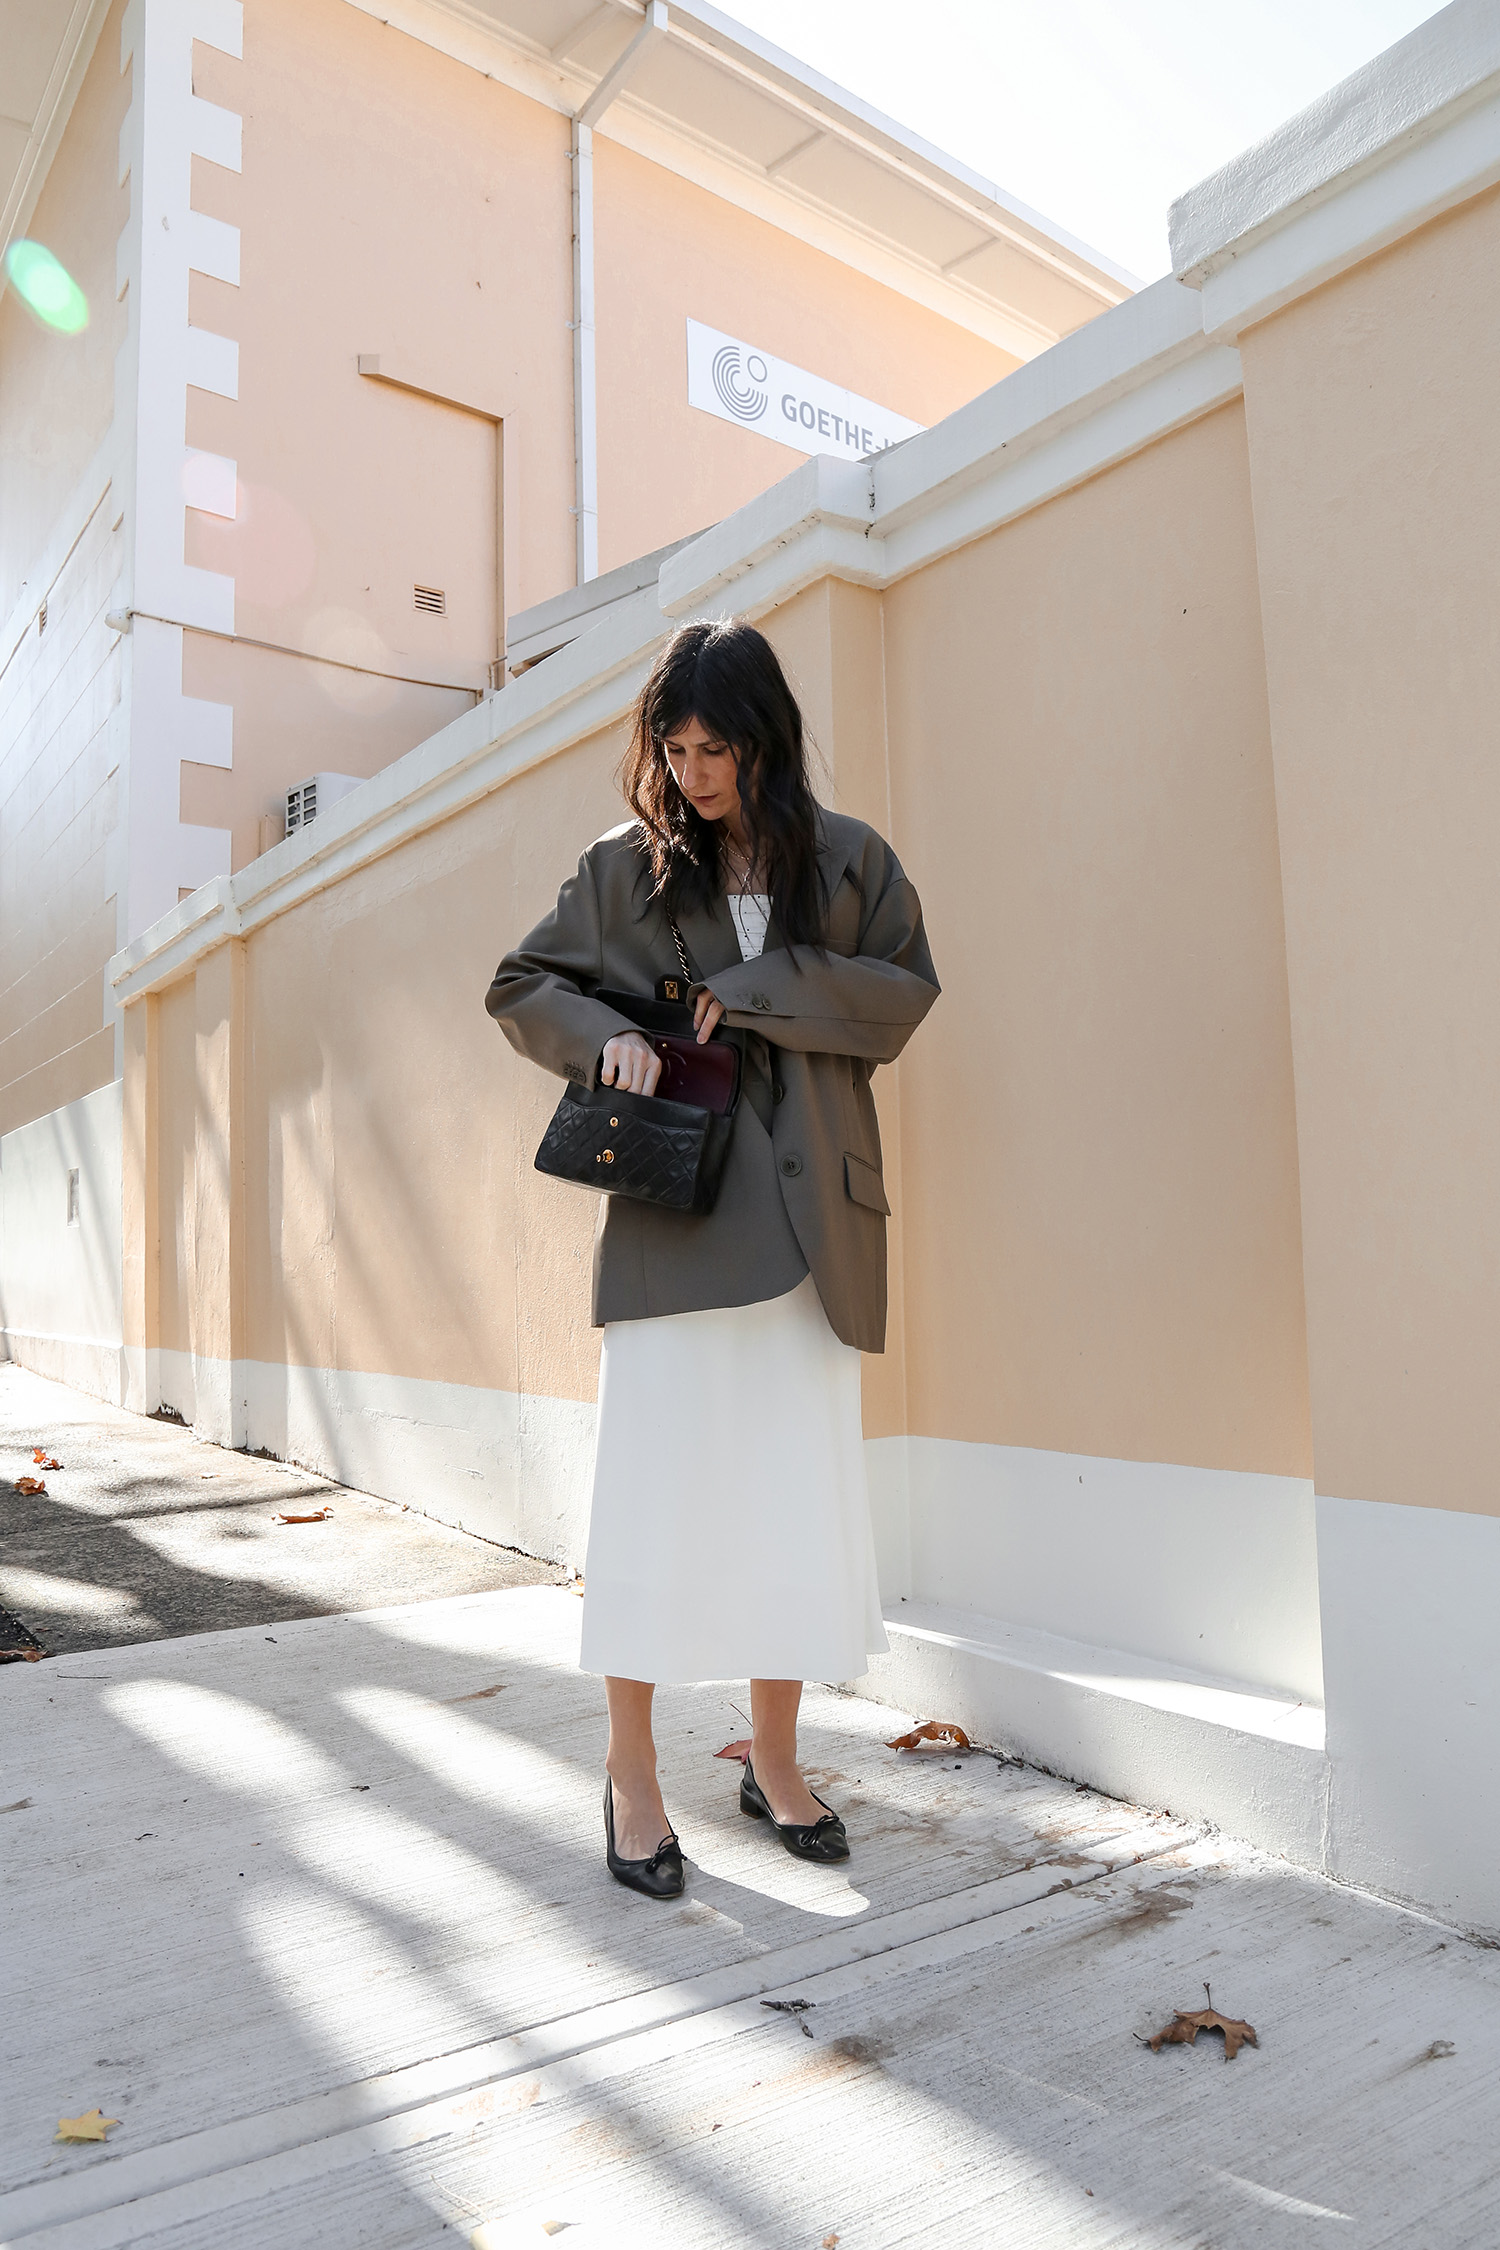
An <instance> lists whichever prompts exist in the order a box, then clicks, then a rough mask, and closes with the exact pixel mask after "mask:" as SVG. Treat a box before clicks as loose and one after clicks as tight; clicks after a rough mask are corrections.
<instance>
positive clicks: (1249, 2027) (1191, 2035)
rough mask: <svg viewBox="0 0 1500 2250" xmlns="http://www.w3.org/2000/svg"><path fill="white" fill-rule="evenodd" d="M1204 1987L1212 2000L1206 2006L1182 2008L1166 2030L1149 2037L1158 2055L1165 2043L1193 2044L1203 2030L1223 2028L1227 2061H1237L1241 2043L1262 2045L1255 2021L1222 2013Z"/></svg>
mask: <svg viewBox="0 0 1500 2250" xmlns="http://www.w3.org/2000/svg"><path fill="white" fill-rule="evenodd" d="M1203 1990H1204V1994H1205V1996H1206V1998H1207V2000H1208V2006H1207V2007H1206V2008H1179V2009H1178V2011H1177V2013H1176V2015H1175V2016H1173V2018H1172V2021H1171V2022H1170V2023H1169V2024H1168V2025H1167V2027H1166V2029H1165V2031H1159V2032H1158V2033H1157V2034H1156V2037H1155V2038H1154V2039H1148V2040H1146V2041H1145V2045H1146V2046H1148V2047H1149V2048H1150V2049H1151V2052H1152V2053H1153V2054H1154V2055H1159V2054H1160V2053H1161V2051H1162V2049H1163V2047H1191V2046H1192V2044H1193V2041H1194V2040H1195V2039H1196V2038H1197V2036H1198V2034H1199V2032H1200V2031H1222V2032H1223V2034H1224V2060H1225V2061H1226V2062H1233V2061H1234V2058H1235V2056H1236V2055H1237V2054H1238V2053H1239V2051H1240V2049H1241V2047H1258V2046H1259V2045H1260V2041H1259V2040H1258V2039H1257V2038H1256V2036H1255V2027H1254V2025H1253V2024H1248V2023H1244V2022H1242V2021H1241V2020H1240V2018H1239V2017H1237V2016H1221V2015H1220V2014H1219V2011H1218V2009H1217V2008H1216V2007H1215V2006H1214V2004H1213V2002H1214V1996H1213V1994H1212V1993H1211V1992H1210V1991H1209V1989H1208V1986H1207V1985H1206V1984H1205V1986H1204V1987H1203Z"/></svg>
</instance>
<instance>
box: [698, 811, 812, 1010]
mask: <svg viewBox="0 0 1500 2250" xmlns="http://www.w3.org/2000/svg"><path fill="white" fill-rule="evenodd" d="M848 865H849V853H848V850H847V849H841V848H840V846H839V845H837V844H836V843H835V842H834V841H833V838H832V837H831V836H830V835H829V833H828V825H827V822H826V821H825V820H824V818H823V812H822V807H821V806H820V807H819V808H818V867H819V870H820V872H821V874H822V876H823V880H824V882H825V884H826V885H827V889H828V897H829V900H830V902H831V901H832V898H833V894H834V892H835V891H836V890H837V889H838V887H839V883H840V882H841V880H842V878H843V874H844V870H845V868H846V867H847V866H848ZM677 927H678V928H679V930H681V932H682V942H683V944H684V945H685V946H686V947H687V949H688V959H689V960H690V961H691V962H692V964H693V967H694V968H695V969H696V970H697V972H698V974H699V976H708V977H713V976H717V975H718V973H719V971H720V970H721V969H737V968H738V967H739V964H740V941H739V939H738V937H737V936H736V934H735V927H734V920H733V917H732V916H731V914H730V912H729V901H728V899H727V898H726V896H725V895H724V893H723V891H716V892H715V894H714V900H713V905H712V907H711V908H710V907H701V906H695V907H691V908H690V909H689V910H688V912H687V913H686V914H679V915H678V917H677ZM662 937H663V939H664V941H665V944H666V950H667V951H668V952H669V953H673V952H675V951H676V948H675V947H674V946H673V944H672V933H671V931H670V930H669V929H668V928H667V927H666V917H665V915H663V917H662ZM785 947H786V939H785V938H784V937H783V936H782V934H781V929H780V926H779V924H778V923H777V920H776V916H775V914H774V913H773V914H772V916H771V920H770V924H769V926H768V928H767V930H766V942H765V951H766V952H767V953H777V952H782V951H784V950H785Z"/></svg>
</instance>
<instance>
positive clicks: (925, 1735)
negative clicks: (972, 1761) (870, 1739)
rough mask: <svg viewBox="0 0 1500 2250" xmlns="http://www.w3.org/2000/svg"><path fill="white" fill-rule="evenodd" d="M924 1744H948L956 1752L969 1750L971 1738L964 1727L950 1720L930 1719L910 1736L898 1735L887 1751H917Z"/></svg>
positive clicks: (888, 1744) (887, 1745)
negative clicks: (955, 1724)
mask: <svg viewBox="0 0 1500 2250" xmlns="http://www.w3.org/2000/svg"><path fill="white" fill-rule="evenodd" d="M923 1742H946V1743H947V1744H948V1745H949V1746H950V1748H952V1749H954V1750H967V1749H968V1748H969V1747H970V1743H969V1738H968V1736H967V1735H966V1734H965V1733H964V1730H963V1728H962V1727H956V1726H954V1725H953V1723H952V1721H951V1720H949V1719H929V1720H928V1721H927V1724H926V1725H925V1726H921V1727H913V1728H912V1730H911V1733H910V1734H898V1735H897V1737H896V1739H895V1741H894V1742H888V1743H887V1744H886V1748H887V1750H915V1749H916V1748H917V1746H918V1745H919V1744H920V1743H923Z"/></svg>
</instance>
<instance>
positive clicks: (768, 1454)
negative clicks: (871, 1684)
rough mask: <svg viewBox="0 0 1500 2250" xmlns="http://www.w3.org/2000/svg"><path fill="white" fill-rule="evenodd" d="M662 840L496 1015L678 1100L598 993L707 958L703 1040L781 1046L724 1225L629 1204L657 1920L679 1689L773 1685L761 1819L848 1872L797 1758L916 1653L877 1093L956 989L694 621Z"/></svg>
mask: <svg viewBox="0 0 1500 2250" xmlns="http://www.w3.org/2000/svg"><path fill="white" fill-rule="evenodd" d="M622 778H623V782H624V791H625V797H626V800H627V802H628V803H629V805H630V808H631V811H632V813H633V814H634V816H635V817H634V818H633V819H632V820H630V821H627V822H626V823H625V825H624V826H623V827H620V828H617V829H613V830H611V832H610V833H609V834H608V835H607V836H602V837H601V838H600V839H599V841H598V842H597V843H596V844H591V845H590V846H589V849H588V850H587V851H586V852H585V853H584V855H583V858H582V859H581V861H580V862H579V866H578V872H577V874H576V875H575V876H574V877H573V878H572V879H571V881H569V882H567V883H565V884H564V885H563V888H562V891H561V892H560V894H559V896H558V901H557V905H556V907H555V908H554V909H553V911H552V913H551V914H549V915H548V916H547V918H546V920H545V921H544V922H542V923H540V924H539V925H538V927H537V928H536V929H535V930H533V931H532V933H531V935H530V936H529V937H528V938H526V939H524V940H523V942H522V943H521V944H520V945H519V946H518V947H517V949H516V950H515V952H513V953H510V954H507V956H506V958H505V959H504V960H503V961H502V962H501V964H500V967H499V969H498V970H497V972H496V975H495V981H494V983H493V984H492V985H491V987H490V990H489V995H488V999H487V1002H486V1005H487V1006H488V1008H489V1011H490V1014H491V1015H492V1016H493V1017H494V1018H495V1020H496V1022H497V1023H498V1024H499V1025H500V1026H501V1028H502V1030H503V1031H504V1032H505V1034H506V1036H507V1038H508V1039H509V1040H510V1042H511V1044H512V1045H513V1046H514V1047H515V1048H516V1049H517V1050H518V1052H519V1053H521V1054H523V1055H525V1056H527V1057H528V1058H529V1059H530V1060H531V1061H533V1062H536V1063H540V1064H541V1065H542V1067H543V1068H544V1069H546V1070H551V1071H554V1072H556V1073H557V1074H558V1075H559V1076H562V1077H565V1078H573V1079H575V1080H577V1081H578V1082H579V1083H581V1084H587V1085H593V1084H595V1083H598V1084H601V1085H605V1086H619V1087H624V1088H628V1089H629V1090H630V1091H631V1092H632V1093H636V1094H643V1095H649V1094H652V1093H654V1092H655V1090H656V1084H657V1080H658V1077H659V1075H660V1070H661V1065H660V1063H659V1061H658V1059H657V1057H656V1055H655V1053H654V1052H653V1050H652V1048H651V1046H650V1044H649V1042H648V1041H647V1039H646V1038H645V1037H644V1035H643V1034H642V1033H641V1032H640V1031H638V1030H637V1029H636V1028H635V1027H634V1026H633V1025H632V1024H631V1023H630V1022H629V1020H628V1019H627V1018H626V1017H624V1016H622V1015H620V1014H618V1013H617V1012H616V1011H615V1010H614V1009H613V1008H611V1007H609V1006H608V1005H607V1004H606V1003H604V1002H601V1001H599V1000H598V999H596V998H595V997H594V995H595V994H596V993H597V992H598V991H600V990H601V989H603V990H610V991H614V992H616V993H621V992H628V993H639V994H641V995H643V996H646V995H650V994H651V993H652V992H654V991H655V989H656V986H657V982H658V980H659V979H660V978H661V977H663V976H664V975H671V976H675V975H677V974H678V973H679V953H678V950H677V943H676V937H675V936H674V926H675V931H676V933H678V934H680V937H681V940H682V945H683V949H684V951H685V954H686V957H687V960H688V962H689V964H690V967H691V970H692V975H693V979H694V981H693V983H692V985H691V988H690V991H689V995H688V996H689V997H690V998H691V999H692V1001H693V1008H694V1021H695V1024H696V1027H697V1036H698V1039H699V1041H700V1042H703V1041H707V1040H708V1039H710V1038H711V1037H712V1036H713V1034H714V1032H715V1030H716V1029H717V1028H718V1026H719V1025H720V1024H725V1025H729V1026H731V1027H734V1028H736V1029H738V1030H740V1031H743V1032H745V1033H747V1034H749V1036H748V1038H747V1039H746V1041H745V1063H744V1091H743V1094H742V1097H741V1101H740V1105H739V1110H738V1114H737V1116H736V1118H735V1123H734V1132H733V1137H732V1140H731V1142H730V1148H729V1156H728V1160H727V1162H726V1165H725V1169H724V1173H723V1178H722V1181H721V1184H720V1188H719V1194H718V1200H717V1202H716V1204H715V1206H714V1209H713V1210H712V1211H711V1212H710V1213H708V1214H707V1215H706V1216H701V1217H699V1216H693V1215H691V1214H688V1213H684V1212H677V1211H670V1210H666V1209H664V1208H662V1207H661V1206H659V1205H655V1204H649V1203H644V1202H636V1201H631V1200H627V1199H626V1198H625V1197H623V1196H607V1197H605V1198H604V1200H603V1206H602V1209H601V1212H600V1223H599V1230H598V1234H597V1237H596V1241H595V1250H594V1306H593V1319H594V1325H595V1326H596V1327H602V1328H603V1330H604V1351H603V1359H602V1366H601V1373H600V1383H599V1419H598V1438H597V1443H596V1453H595V1466H594V1495H593V1513H592V1517H591V1521H590V1528H589V1543H588V1555H587V1559H586V1562H585V1569H584V1611H583V1645H582V1652H581V1658H580V1661H581V1662H582V1665H583V1667H584V1669H585V1670H586V1671H591V1672H602V1673H603V1674H604V1676H605V1692H606V1695H607V1698H608V1703H609V1749H608V1753H607V1755H606V1758H605V1771H606V1781H605V1792H604V1822H605V1855H606V1861H607V1864H608V1866H609V1869H610V1872H611V1874H613V1875H614V1876H616V1877H617V1878H618V1880H619V1881H620V1882H622V1883H625V1884H628V1885H629V1886H630V1887H631V1888H632V1889H635V1890H638V1891H642V1892H644V1893H646V1895H647V1896H650V1897H655V1898H671V1897H676V1896H677V1895H678V1894H679V1893H680V1892H681V1890H682V1887H683V1873H682V1853H681V1849H680V1846H679V1844H678V1840H677V1837H676V1834H675V1832H674V1831H673V1829H672V1825H671V1822H670V1821H669V1820H668V1818H667V1814H666V1809H665V1807H664V1805H663V1803H662V1797H661V1791H660V1788H659V1787H658V1784H657V1778H656V1747H655V1743H654V1741H653V1739H652V1733H651V1700H652V1694H653V1691H654V1685H655V1683H656V1682H657V1681H662V1680H667V1681H686V1680H705V1679H742V1678H745V1677H748V1678H749V1680H750V1713H751V1726H752V1744H751V1750H750V1754H749V1757H748V1759H747V1761H746V1764H745V1767H744V1773H743V1778H742V1781H741V1785H740V1808H741V1810H742V1811H743V1812H747V1813H751V1814H753V1815H755V1816H756V1817H758V1818H769V1819H770V1820H771V1822H772V1823H773V1824H774V1827H775V1829H776V1832H777V1834H778V1836H779V1838H780V1840H781V1842H782V1843H783V1844H784V1845H785V1846H786V1848H787V1849H788V1850H789V1851H791V1852H794V1853H795V1854H797V1855H798V1856H799V1857H802V1858H806V1859H814V1860H825V1861H827V1860H836V1859H847V1858H848V1856H849V1846H848V1840H847V1838H846V1836H845V1833H844V1826H843V1822H842V1821H841V1820H840V1819H839V1816H838V1814H837V1813H836V1812H834V1811H832V1810H831V1808H830V1807H829V1806H827V1805H826V1804H824V1802H823V1800H822V1799H821V1798H820V1797H815V1796H814V1795H813V1793H812V1791H811V1790H810V1789H809V1788H808V1786H807V1783H806V1782H805V1781H804V1780H803V1778H802V1774H801V1771H800V1769H799V1767H798V1764H797V1708H798V1703H799V1701H800V1698H801V1694H802V1682H803V1680H804V1679H809V1678H810V1679H821V1680H839V1679H849V1678H852V1677H854V1676H856V1675H857V1674H859V1673H860V1672H863V1671H864V1670H865V1669H866V1657H867V1655H868V1654H869V1653H871V1652H876V1651H879V1650H882V1649H884V1648H885V1646H886V1639H885V1633H884V1629H883V1627H882V1625H881V1621H880V1601H879V1595H878V1591H877V1587H876V1583H875V1559H874V1546H873V1542H872V1539H871V1535H870V1517H869V1500H868V1495H867V1493H866V1489H865V1470H864V1450H863V1442H862V1436H861V1428H860V1401H859V1354H860V1352H861V1351H873V1352H878V1351H881V1350H883V1349H884V1345H885V1288H886V1284H885V1221H886V1215H887V1213H888V1211H889V1205H888V1204H887V1202H886V1199H885V1191H884V1188H883V1186H882V1182H881V1169H880V1136H879V1131H878V1128H877V1126H876V1121H875V1105H874V1102H873V1101H872V1099H871V1095H870V1073H871V1071H872V1069H873V1068H874V1066H875V1065H876V1064H877V1063H882V1062H891V1061H893V1060H894V1058H895V1057H896V1056H897V1055H899V1054H900V1052H901V1050H902V1048H903V1047H904V1046H905V1044H906V1042H907V1040H908V1039H909V1038H910V1036H911V1034H912V1032H913V1031H914V1030H915V1029H916V1027H917V1025H918V1024H919V1023H920V1022H921V1020H922V1018H923V1017H924V1016H925V1015H926V1013H927V1010H928V1009H929V1008H930V1007H931V1005H932V1003H933V1001H934V1000H935V999H936V997H937V991H938V985H937V979H936V977H935V976H934V974H933V968H932V961H931V957H930V956H929V954H928V950H927V940H926V936H925V934H924V932H923V928H922V911H921V907H920V905H919V904H918V901H917V895H916V892H915V891H914V890H913V889H912V887H911V885H910V883H909V882H908V881H907V880H906V877H905V876H904V875H903V874H902V872H901V869H900V867H899V866H898V864H897V861H896V857H895V854H894V853H893V852H892V850H891V848H890V846H889V845H888V844H886V843H884V842H883V841H882V840H881V838H880V837H879V836H877V835H876V833H875V831H874V830H873V829H871V828H867V827H866V826H865V825H864V823H863V822H862V821H858V820H852V819H850V818H849V817H848V816H847V815H845V814H842V813H833V812H828V811H826V810H824V809H823V808H822V807H820V806H819V805H818V804H817V803H816V802H815V801H814V798H813V795H812V792H811V790H810V789H809V787H808V781H807V768H806V756H805V750H804V742H803V727H802V715H801V713H800V711H799V710H798V708H797V704H796V701H795V699H794V697H793V695H792V693H791V690H790V689H789V688H788V686H787V683H786V680H785V677H784V675H783V673H782V670H781V666H780V664H779V663H778V662H777V659H776V656H775V653H774V651H773V650H772V648H771V646H770V644H769V642H768V641H766V639H765V638H764V637H763V635H761V634H760V633H758V632H757V631H756V630H755V628H754V626H752V625H746V624H742V623H739V622H737V621H734V620H730V621H727V622H719V623H713V624H694V625H685V626H683V627H682V628H681V629H680V630H679V631H678V632H676V633H675V634H674V635H673V636H672V638H671V640H670V641H669V642H668V643H667V645H666V647H665V649H664V650H663V651H662V654H661V656H660V658H659V659H658V661H657V663H656V666H655V668H654V670H653V671H652V674H651V677H650V679H649V680H648V681H647V683H646V686H645V688H644V690H643V691H642V694H641V698H640V702H639V705H638V706H637V710H636V716H635V727H634V733H633V737H632V741H631V745H630V749H629V752H628V754H627V757H626V762H625V767H624V772H623V777H622Z"/></svg>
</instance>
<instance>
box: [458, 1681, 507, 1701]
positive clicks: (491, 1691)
mask: <svg viewBox="0 0 1500 2250" xmlns="http://www.w3.org/2000/svg"><path fill="white" fill-rule="evenodd" d="M507 1684H508V1683H507V1682H506V1681H504V1680H497V1681H496V1682H495V1684H494V1686H493V1687H477V1688H470V1690H469V1692H468V1694H467V1695H445V1696H444V1697H443V1701H444V1702H445V1703H486V1702H488V1700H489V1698H490V1697H491V1696H492V1695H501V1694H503V1693H504V1691H505V1688H506V1686H507Z"/></svg>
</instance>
